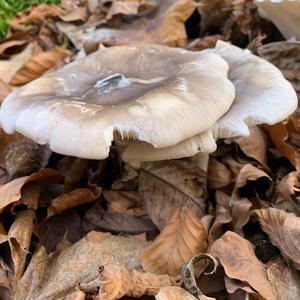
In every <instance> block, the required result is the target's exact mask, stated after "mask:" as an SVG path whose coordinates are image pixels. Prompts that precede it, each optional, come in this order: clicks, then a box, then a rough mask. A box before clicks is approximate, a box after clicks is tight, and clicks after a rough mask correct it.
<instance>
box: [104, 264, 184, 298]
mask: <svg viewBox="0 0 300 300" xmlns="http://www.w3.org/2000/svg"><path fill="white" fill-rule="evenodd" d="M99 283H100V290H99V297H100V299H106V300H114V299H119V298H121V297H123V296H130V297H134V298H138V297H141V296H143V295H156V294H157V293H158V292H159V290H160V289H161V288H162V287H165V286H173V285H179V284H180V279H179V280H178V279H177V280H176V278H172V277H170V276H168V275H155V274H152V273H140V272H137V271H136V270H133V271H131V272H130V271H128V270H127V269H126V268H124V267H123V266H120V265H115V264H108V265H102V266H100V267H99Z"/></svg>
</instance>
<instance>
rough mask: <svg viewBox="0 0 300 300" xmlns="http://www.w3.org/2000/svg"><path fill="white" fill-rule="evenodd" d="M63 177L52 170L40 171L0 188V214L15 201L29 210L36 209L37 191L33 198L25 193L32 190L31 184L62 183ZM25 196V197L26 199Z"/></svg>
mask: <svg viewBox="0 0 300 300" xmlns="http://www.w3.org/2000/svg"><path fill="white" fill-rule="evenodd" d="M63 181H64V177H63V176H62V175H61V174H60V173H59V172H57V171H55V170H52V169H42V170H40V171H39V172H37V173H33V174H31V175H30V176H25V177H20V178H17V179H15V180H13V181H11V182H9V183H7V184H5V185H3V186H1V187H0V213H1V212H2V211H3V210H4V209H5V208H6V207H7V206H8V205H10V204H12V203H15V202H17V201H19V202H21V203H23V204H25V205H28V206H29V208H34V209H36V208H37V201H38V196H39V192H40V191H39V189H38V191H37V195H36V193H35V197H32V195H31V197H29V195H27V193H28V192H29V191H28V190H30V188H32V185H30V184H32V183H35V182H37V183H41V182H56V183H62V182H63ZM26 195H27V197H26Z"/></svg>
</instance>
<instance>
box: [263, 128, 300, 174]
mask: <svg viewBox="0 0 300 300" xmlns="http://www.w3.org/2000/svg"><path fill="white" fill-rule="evenodd" d="M264 128H265V129H266V131H267V132H268V134H269V136H270V138H271V141H272V143H273V144H274V146H275V147H276V149H277V150H278V151H279V152H280V153H281V154H282V155H283V156H284V157H286V158H287V159H288V160H289V162H290V163H291V164H292V165H293V166H294V167H295V168H296V170H298V169H299V168H300V154H299V153H298V151H297V149H295V147H294V146H293V145H291V144H290V143H289V142H288V137H289V133H288V131H287V129H286V127H285V125H284V124H283V123H277V124H275V125H272V126H269V125H264Z"/></svg>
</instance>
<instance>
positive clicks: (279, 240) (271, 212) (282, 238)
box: [255, 208, 300, 270]
mask: <svg viewBox="0 0 300 300" xmlns="http://www.w3.org/2000/svg"><path fill="white" fill-rule="evenodd" d="M255 215H256V216H257V217H258V221H259V223H260V226H261V228H262V230H263V231H264V232H265V233H267V234H268V236H269V239H270V241H271V243H272V244H273V245H275V246H276V247H278V248H279V249H280V251H281V254H282V255H283V256H284V257H285V258H287V259H289V260H291V261H292V262H293V263H294V266H295V268H296V269H297V270H300V218H299V217H296V216H295V215H294V214H292V213H287V212H285V211H284V210H282V209H277V208H266V209H258V210H255Z"/></svg>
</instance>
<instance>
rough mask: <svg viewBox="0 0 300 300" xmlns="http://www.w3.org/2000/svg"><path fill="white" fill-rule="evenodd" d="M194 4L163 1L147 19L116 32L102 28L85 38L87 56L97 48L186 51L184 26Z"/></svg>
mask: <svg viewBox="0 0 300 300" xmlns="http://www.w3.org/2000/svg"><path fill="white" fill-rule="evenodd" d="M196 6H197V4H196V2H195V1H194V0H165V1H162V2H160V5H159V9H158V10H157V11H156V13H154V14H150V15H149V17H148V18H147V16H146V17H144V18H143V19H136V20H135V21H133V22H131V23H130V24H126V23H123V24H122V25H121V26H120V24H118V27H117V28H109V29H108V28H101V29H98V30H96V31H94V32H92V33H87V34H85V35H84V38H83V44H84V48H85V50H86V51H87V52H88V53H89V52H92V51H95V50H96V49H97V48H98V45H99V44H101V43H102V44H105V45H109V46H113V45H120V44H130V43H147V44H162V45H167V46H176V47H185V46H186V44H187V34H186V30H185V27H184V22H185V21H186V20H187V19H188V18H189V17H190V16H191V15H192V13H193V12H194V10H195V8H196Z"/></svg>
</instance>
